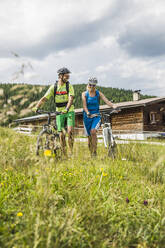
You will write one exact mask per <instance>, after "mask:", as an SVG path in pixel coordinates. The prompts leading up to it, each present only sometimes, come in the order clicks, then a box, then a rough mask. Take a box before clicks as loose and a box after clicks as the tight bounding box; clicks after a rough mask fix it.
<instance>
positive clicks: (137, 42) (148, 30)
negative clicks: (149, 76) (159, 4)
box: [118, 8, 165, 58]
mask: <svg viewBox="0 0 165 248" xmlns="http://www.w3.org/2000/svg"><path fill="white" fill-rule="evenodd" d="M164 10H165V8H164ZM164 14H165V12H164ZM164 26H165V20H164V15H163V16H162V15H155V12H152V13H147V14H146V13H145V11H144V12H143V13H142V14H140V15H138V16H137V17H136V18H135V19H134V20H133V21H132V22H130V23H128V24H127V25H126V26H125V29H124V30H123V31H121V32H120V34H119V36H118V43H119V45H120V46H121V48H122V49H124V50H125V51H126V52H128V54H130V55H131V56H134V57H149V58H152V57H157V56H163V55H164V54H165V31H164Z"/></svg>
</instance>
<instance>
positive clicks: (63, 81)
mask: <svg viewBox="0 0 165 248" xmlns="http://www.w3.org/2000/svg"><path fill="white" fill-rule="evenodd" d="M57 73H58V81H57V82H56V84H55V85H51V86H50V88H49V89H48V91H47V92H46V94H45V95H44V96H43V97H42V98H41V99H40V100H39V102H38V103H37V105H36V107H35V108H33V110H34V111H37V109H38V108H40V107H41V106H42V105H43V104H44V103H45V102H46V101H47V100H49V99H50V98H51V97H54V98H55V103H56V111H57V112H61V113H62V114H60V115H57V116H56V123H57V129H58V131H59V133H60V143H61V147H62V151H63V153H64V155H66V140H65V130H64V127H65V121H67V132H68V145H69V149H70V153H72V151H73V142H74V134H73V132H74V126H75V112H74V106H73V99H74V89H73V86H72V85H71V84H70V83H69V82H68V80H69V77H70V73H71V72H70V71H69V70H68V69H67V68H65V67H63V68H61V69H59V70H58V71H57Z"/></svg>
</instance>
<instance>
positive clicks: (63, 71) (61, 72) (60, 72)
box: [57, 67, 71, 74]
mask: <svg viewBox="0 0 165 248" xmlns="http://www.w3.org/2000/svg"><path fill="white" fill-rule="evenodd" d="M57 73H58V74H69V73H71V72H70V71H69V70H68V69H67V68H66V67H62V68H60V69H59V70H58V71H57Z"/></svg>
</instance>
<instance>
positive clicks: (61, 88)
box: [44, 83, 74, 112]
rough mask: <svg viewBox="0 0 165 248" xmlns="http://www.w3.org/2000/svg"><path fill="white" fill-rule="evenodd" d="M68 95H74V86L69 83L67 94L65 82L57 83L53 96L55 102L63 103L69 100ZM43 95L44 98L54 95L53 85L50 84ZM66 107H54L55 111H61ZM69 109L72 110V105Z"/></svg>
mask: <svg viewBox="0 0 165 248" xmlns="http://www.w3.org/2000/svg"><path fill="white" fill-rule="evenodd" d="M69 96H74V88H73V86H72V85H71V84H70V83H69V94H67V90H66V84H63V85H58V84H57V90H56V96H55V103H63V102H67V101H68V100H69ZM44 97H45V98H46V99H48V100H49V99H50V98H51V97H54V85H51V86H50V87H49V89H48V90H47V92H46V93H45V95H44ZM65 109H66V107H56V111H59V112H62V111H64V110H65ZM70 111H74V106H73V104H72V106H71V107H70V109H69V112H70Z"/></svg>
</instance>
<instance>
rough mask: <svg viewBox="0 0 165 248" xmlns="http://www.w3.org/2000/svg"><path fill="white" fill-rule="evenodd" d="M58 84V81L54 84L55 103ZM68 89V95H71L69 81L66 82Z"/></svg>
mask: <svg viewBox="0 0 165 248" xmlns="http://www.w3.org/2000/svg"><path fill="white" fill-rule="evenodd" d="M57 84H58V81H56V82H55V84H54V103H55V97H56V91H57ZM66 91H67V95H69V81H67V82H66Z"/></svg>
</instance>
